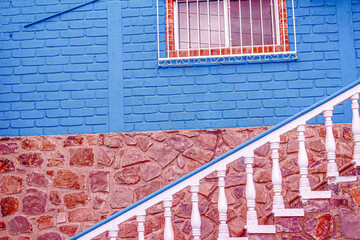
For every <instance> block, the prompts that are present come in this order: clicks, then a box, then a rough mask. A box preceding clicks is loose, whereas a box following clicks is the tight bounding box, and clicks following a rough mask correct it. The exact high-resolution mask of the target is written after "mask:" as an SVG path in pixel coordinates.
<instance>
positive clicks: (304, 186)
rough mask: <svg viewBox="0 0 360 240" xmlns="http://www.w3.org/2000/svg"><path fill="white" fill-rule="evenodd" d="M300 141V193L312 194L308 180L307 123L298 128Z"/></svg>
mask: <svg viewBox="0 0 360 240" xmlns="http://www.w3.org/2000/svg"><path fill="white" fill-rule="evenodd" d="M297 131H298V141H299V152H298V164H299V168H300V186H299V190H300V193H301V194H302V193H304V192H310V191H311V188H310V182H309V179H308V176H307V175H308V165H309V160H308V156H307V153H306V148H305V135H304V132H305V123H303V124H301V125H299V126H298V128H297Z"/></svg>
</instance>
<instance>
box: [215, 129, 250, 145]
mask: <svg viewBox="0 0 360 240" xmlns="http://www.w3.org/2000/svg"><path fill="white" fill-rule="evenodd" d="M222 137H223V139H224V141H225V142H226V144H227V145H228V146H229V147H230V148H234V147H237V146H239V145H240V144H242V143H244V142H246V141H247V140H248V138H249V135H248V133H247V131H241V132H237V131H234V130H230V129H226V130H224V131H223V132H222Z"/></svg>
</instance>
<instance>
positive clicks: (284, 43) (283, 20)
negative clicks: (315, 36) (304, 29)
mask: <svg viewBox="0 0 360 240" xmlns="http://www.w3.org/2000/svg"><path fill="white" fill-rule="evenodd" d="M160 1H162V0H160ZM205 1H206V3H207V22H208V29H207V33H208V34H207V35H208V51H209V54H204V53H205V52H201V51H202V50H203V48H202V45H201V42H202V40H201V39H202V38H201V36H202V32H201V21H202V19H205V18H202V17H201V16H202V15H201V14H202V13H201V12H202V10H201V9H202V8H200V5H201V2H205ZM210 1H214V2H215V1H217V19H218V21H219V22H218V24H214V25H212V21H214V19H216V13H215V12H216V10H215V9H216V7H215V8H214V9H213V8H212V6H216V5H215V4H216V3H215V4H213V3H210ZM220 1H222V2H223V7H224V16H222V15H221V14H220V4H221V2H220ZM241 1H242V0H238V4H239V6H238V7H239V13H238V17H239V37H240V39H236V42H237V44H239V42H240V44H239V45H240V51H239V49H238V46H236V48H237V49H235V51H233V50H234V49H233V48H234V46H233V44H234V42H233V39H232V37H233V36H232V33H233V30H232V29H231V27H232V24H234V22H233V21H232V19H231V15H232V14H234V12H231V0H174V1H173V2H172V1H170V0H165V1H164V2H165V10H166V11H165V15H166V16H165V21H166V23H165V27H166V30H165V35H166V38H165V39H166V40H165V42H166V43H165V44H166V47H165V58H164V57H162V56H163V55H162V54H161V52H163V51H164V50H161V45H160V36H161V35H162V34H164V32H162V33H161V35H160V30H159V21H160V20H159V0H157V24H158V29H157V30H158V32H157V36H158V59H159V61H160V60H163V61H166V60H185V59H203V58H209V57H211V58H212V57H214V56H216V57H218V58H224V57H228V56H229V55H230V56H235V57H241V56H259V55H262V56H266V55H267V56H269V57H265V58H266V59H265V60H267V59H270V60H271V59H275V57H273V56H275V55H281V54H282V55H284V56H283V57H285V58H286V56H285V54H288V56H290V55H291V54H293V55H294V57H291V58H296V50H297V47H296V31H295V9H294V0H291V1H292V5H291V7H292V20H293V28H294V30H293V32H292V34H294V37H293V39H291V40H292V41H291V45H293V46H294V48H295V50H291V49H290V38H289V36H287V35H288V34H290V32H289V31H287V28H288V25H287V16H288V14H286V9H287V8H288V6H287V5H286V2H285V1H286V0H280V1H281V3H279V2H278V0H270V3H269V2H268V3H266V4H267V7H268V5H269V4H270V11H266V14H269V15H271V16H268V15H267V17H266V21H267V22H266V26H268V25H270V23H269V22H268V18H269V17H270V19H271V26H270V28H271V36H270V35H266V37H267V38H268V37H271V38H272V47H273V51H268V50H266V51H265V47H267V46H269V43H268V42H267V44H268V45H266V41H265V20H264V14H265V13H264V3H263V2H262V1H260V3H259V5H256V6H255V5H253V3H254V2H253V0H247V1H248V2H249V15H250V19H249V23H250V41H251V46H249V47H251V53H248V52H244V47H245V48H246V47H247V46H246V45H247V44H245V45H244V36H243V34H244V32H243V30H244V29H243V16H242V15H243V11H244V10H243V9H242V4H241ZM288 1H290V0H288ZM171 2H172V4H171ZM179 2H182V6H181V9H184V6H186V14H184V10H180V6H179ZM190 2H191V3H190ZM183 3H185V4H183ZM193 3H196V5H195V4H193ZM233 6H236V5H233ZM195 7H196V15H194V12H195ZM259 7H260V32H259V30H256V32H254V30H255V29H258V27H257V26H258V24H257V23H258V17H256V16H258V11H259V10H257V9H258V8H259ZM267 7H266V8H267ZM171 8H173V9H171ZM213 10H214V11H213ZM179 11H182V13H181V14H182V18H184V17H185V15H186V18H187V19H186V21H184V19H183V20H182V22H183V23H185V22H186V28H187V29H185V26H184V25H182V26H183V27H181V26H180V23H179V21H180V18H179V16H178V15H179V14H180V13H179ZM253 11H257V13H256V16H255V15H254V14H255V13H254V12H253ZM214 13H215V14H214ZM235 13H236V12H235ZM213 15H214V16H213ZM195 17H196V18H197V30H198V31H197V35H198V36H197V38H198V39H197V40H198V42H197V44H196V40H195V39H196V37H195V38H194V37H192V33H195V34H196V30H195V29H196V27H195V28H194V29H193V30H194V31H191V28H190V27H191V26H192V24H196V23H192V24H191V19H193V18H195ZM204 17H205V16H204ZM213 17H214V18H213ZM236 17H237V16H236ZM236 17H235V18H236ZM254 17H255V18H254ZM171 18H173V19H171ZM221 20H223V21H224V33H223V34H224V35H222V29H221V28H222V27H221V26H222V24H221ZM254 20H255V21H256V28H254V27H255V26H254V24H255V22H254ZM215 26H218V28H219V29H218V38H219V44H218V47H216V46H215V45H211V43H212V35H211V32H212V31H213V30H215V28H216V27H215ZM180 27H181V29H182V31H183V32H184V31H185V32H186V33H187V34H186V35H187V36H186V37H187V41H186V40H185V41H184V40H181V42H182V45H181V46H184V44H186V45H187V49H181V46H180V39H179V37H180V38H181V39H184V37H185V36H180ZM234 27H235V26H234ZM266 28H267V27H266ZM236 29H238V28H237V27H236ZM234 31H236V30H234ZM267 32H268V31H267ZM260 34H261V36H259V35H260ZM266 34H268V33H266ZM170 35H171V36H170ZM183 35H185V34H183ZM255 35H256V36H255ZM195 36H196V35H195ZM215 36H216V35H215ZM260 38H261V47H262V51H261V50H260V48H258V47H260V46H258V44H259V41H260ZM293 40H294V42H293ZM215 41H216V40H215ZM223 41H225V48H227V47H229V48H230V53H228V51H225V52H222V48H223V47H222V42H223ZM238 41H239V42H238ZM255 41H256V44H255ZM270 44H271V43H270ZM255 45H256V46H255ZM196 46H197V47H198V49H199V51H198V54H195V52H196V51H195V52H193V53H194V54H192V50H193V49H196ZM276 46H281V48H278V47H276ZM255 47H256V49H257V50H256V51H255ZM291 48H292V47H291ZM162 49H164V48H162ZM215 49H219V51H217V50H216V51H215ZM184 50H185V51H184ZM211 50H213V51H214V53H212V52H211ZM185 52H187V54H184V53H185ZM250 60H251V59H250ZM235 61H238V60H235ZM239 61H242V58H240V60H239ZM180 62H181V61H180ZM202 63H204V62H203V61H202ZM159 64H160V63H159ZM180 64H181V63H180Z"/></svg>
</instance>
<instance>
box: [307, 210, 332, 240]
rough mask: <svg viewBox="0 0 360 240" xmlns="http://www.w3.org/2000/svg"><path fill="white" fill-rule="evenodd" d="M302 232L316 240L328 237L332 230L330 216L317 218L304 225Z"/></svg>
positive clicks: (325, 215)
mask: <svg viewBox="0 0 360 240" xmlns="http://www.w3.org/2000/svg"><path fill="white" fill-rule="evenodd" d="M304 230H305V232H306V233H307V234H309V235H311V236H312V237H313V238H314V239H316V240H322V239H326V238H327V237H329V236H330V235H331V233H332V230H333V221H332V218H331V215H330V214H324V215H320V216H317V217H316V218H313V219H311V220H309V221H306V222H305V223H304Z"/></svg>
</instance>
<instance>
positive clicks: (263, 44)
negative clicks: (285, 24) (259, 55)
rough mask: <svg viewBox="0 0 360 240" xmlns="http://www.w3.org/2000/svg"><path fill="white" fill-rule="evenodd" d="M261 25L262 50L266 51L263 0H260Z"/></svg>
mask: <svg viewBox="0 0 360 240" xmlns="http://www.w3.org/2000/svg"><path fill="white" fill-rule="evenodd" d="M260 27H261V46H262V52H265V42H264V22H263V12H262V1H261V0H260Z"/></svg>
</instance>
